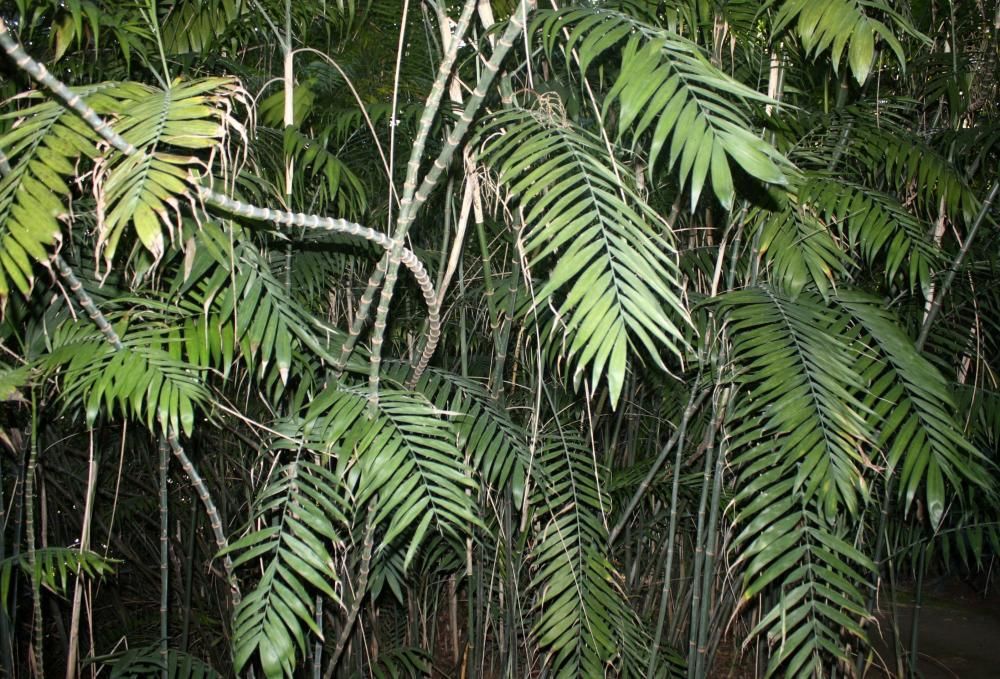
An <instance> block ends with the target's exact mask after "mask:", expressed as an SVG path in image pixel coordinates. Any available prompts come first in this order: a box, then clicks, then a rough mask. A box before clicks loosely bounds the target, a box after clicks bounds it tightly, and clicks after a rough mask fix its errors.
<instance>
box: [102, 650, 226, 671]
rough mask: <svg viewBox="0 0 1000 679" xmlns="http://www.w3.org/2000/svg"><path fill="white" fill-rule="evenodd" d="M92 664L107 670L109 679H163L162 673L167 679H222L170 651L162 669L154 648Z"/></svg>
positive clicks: (188, 656) (186, 655)
mask: <svg viewBox="0 0 1000 679" xmlns="http://www.w3.org/2000/svg"><path fill="white" fill-rule="evenodd" d="M92 662H94V663H101V664H102V665H106V666H109V667H110V669H111V674H110V676H111V677H112V679H142V678H143V677H152V676H164V675H163V674H162V672H163V671H164V670H166V675H165V676H166V677H167V679H221V678H222V676H223V675H222V674H221V673H219V672H217V671H215V670H214V669H213V668H212V666H211V665H209V664H208V663H206V662H204V661H203V660H200V659H198V658H196V657H194V656H192V655H191V654H189V653H185V652H183V651H178V650H176V649H173V648H171V649H168V650H167V658H166V667H164V662H163V657H162V656H161V655H160V649H159V647H157V646H147V647H144V648H132V649H129V650H127V651H125V652H124V653H122V654H120V655H113V656H103V657H99V658H94V659H93V660H92Z"/></svg>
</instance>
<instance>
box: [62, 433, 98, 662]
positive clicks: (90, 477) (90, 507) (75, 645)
mask: <svg viewBox="0 0 1000 679" xmlns="http://www.w3.org/2000/svg"><path fill="white" fill-rule="evenodd" d="M89 434H90V445H89V446H88V453H89V455H88V460H87V491H86V492H87V495H86V500H85V502H84V507H83V521H82V528H81V530H80V552H81V553H82V552H84V551H85V550H88V549H90V524H91V520H92V518H93V515H94V496H95V495H96V493H97V461H96V459H95V458H94V432H93V431H92V430H91V431H90V432H89ZM82 600H83V577H82V573H81V572H80V569H77V572H76V581H75V583H74V586H73V608H72V611H71V613H70V630H69V652H68V653H67V654H66V679H75V678H76V673H77V658H78V656H79V648H80V607H81V605H82Z"/></svg>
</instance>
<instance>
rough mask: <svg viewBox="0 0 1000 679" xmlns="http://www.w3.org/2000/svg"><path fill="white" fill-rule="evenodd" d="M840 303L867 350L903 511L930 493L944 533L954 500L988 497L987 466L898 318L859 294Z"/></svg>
mask: <svg viewBox="0 0 1000 679" xmlns="http://www.w3.org/2000/svg"><path fill="white" fill-rule="evenodd" d="M835 301H836V303H837V304H839V305H840V306H841V307H842V308H843V309H845V310H846V311H847V312H848V313H849V314H850V315H851V316H852V317H853V318H854V319H856V320H857V322H858V324H859V326H860V331H861V333H862V335H861V337H860V338H859V339H860V340H861V342H862V345H863V347H864V348H863V349H862V350H861V351H860V355H859V370H860V372H861V373H862V374H863V375H864V378H865V381H866V383H867V384H868V385H869V387H868V389H867V390H866V393H865V396H864V402H865V406H866V410H867V412H869V413H871V414H872V415H873V416H874V418H873V421H872V428H873V430H874V431H877V432H878V439H877V441H878V444H879V447H880V448H881V449H882V450H883V451H884V452H885V457H886V464H887V465H888V469H889V473H892V472H893V471H894V470H896V469H899V486H898V487H899V494H900V496H901V497H900V499H901V500H902V502H903V508H904V511H906V510H908V509H909V508H910V506H911V505H912V504H913V501H914V499H915V497H916V495H917V492H918V490H919V489H920V488H921V486H923V487H924V489H925V490H924V493H925V495H924V496H925V499H926V506H927V513H928V517H929V519H930V522H931V525H932V526H933V527H934V528H935V529H937V528H938V527H940V525H941V522H942V520H943V518H944V514H945V512H946V511H947V510H948V506H949V505H950V504H951V501H950V500H949V498H963V497H966V496H968V495H969V492H968V489H970V488H974V487H979V489H980V490H989V487H988V486H987V485H986V484H987V481H986V480H987V479H988V478H989V474H988V473H987V471H986V461H985V459H984V457H983V455H982V454H981V453H980V452H979V451H978V450H977V449H976V448H975V447H973V446H972V445H971V444H970V443H969V441H968V440H967V439H966V437H965V435H964V434H963V432H962V428H961V427H960V426H959V424H958V423H957V422H956V421H955V412H956V410H955V404H954V400H953V398H952V396H951V394H950V393H949V390H948V385H947V383H946V382H945V379H944V377H942V376H941V373H940V372H938V370H937V369H936V368H935V367H934V366H933V365H932V364H931V363H930V361H928V360H927V359H926V358H924V357H923V356H922V355H921V354H920V352H918V351H917V350H916V347H914V345H913V342H912V340H911V339H910V338H909V337H907V336H906V335H905V334H904V333H903V332H902V330H900V324H899V321H898V319H897V318H896V317H895V315H894V314H893V313H892V312H890V311H887V310H885V309H884V308H883V307H882V303H881V302H880V301H879V300H877V299H874V298H872V297H870V296H867V295H864V294H862V293H858V292H852V291H841V292H840V293H839V294H838V295H837V296H836V297H835Z"/></svg>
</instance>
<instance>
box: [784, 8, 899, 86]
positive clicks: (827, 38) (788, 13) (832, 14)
mask: <svg viewBox="0 0 1000 679" xmlns="http://www.w3.org/2000/svg"><path fill="white" fill-rule="evenodd" d="M775 4H778V5H780V6H779V7H778V10H777V13H776V15H775V17H774V26H773V29H772V30H773V31H774V33H780V32H781V31H782V30H783V29H784V28H785V27H787V26H789V25H790V24H791V23H792V22H795V32H796V34H797V35H798V36H799V39H800V40H801V41H802V46H803V47H804V48H805V51H806V53H807V54H821V53H823V52H825V51H827V50H830V52H831V59H832V60H833V69H834V72H836V71H837V69H838V67H839V65H840V59H841V57H842V56H843V54H844V49H845V48H847V61H848V64H849V65H850V68H851V73H853V74H854V78H855V80H857V81H858V83H860V84H863V83H864V82H865V80H867V79H868V74H869V73H870V72H871V69H872V65H873V63H874V60H875V45H876V40H877V39H879V38H881V39H882V40H884V41H885V43H886V44H887V45H888V46H889V47H890V49H892V51H893V52H894V53H895V54H896V57H897V59H899V63H900V65H901V66H903V67H904V68H905V66H906V57H905V55H904V53H903V47H902V45H900V43H899V40H898V39H897V38H896V36H895V35H894V34H893V32H892V30H891V29H890V28H889V27H888V26H886V24H885V23H883V22H882V21H879V20H878V19H876V18H875V17H874V16H872V15H871V14H870V12H872V10H874V11H875V12H879V13H882V14H885V15H888V16H889V17H891V18H892V20H893V23H894V24H895V25H896V27H897V28H898V29H899V30H901V31H904V32H907V33H910V34H912V35H919V34H917V32H916V30H915V29H914V28H913V27H912V26H910V24H909V23H908V22H907V21H906V19H904V18H903V16H902V15H901V14H899V13H898V12H896V11H894V10H893V9H892V8H891V7H890V5H889V4H888V3H886V2H882V1H881V0H832V1H831V2H810V1H809V0H785V1H784V2H775V0H771V2H768V3H767V5H775Z"/></svg>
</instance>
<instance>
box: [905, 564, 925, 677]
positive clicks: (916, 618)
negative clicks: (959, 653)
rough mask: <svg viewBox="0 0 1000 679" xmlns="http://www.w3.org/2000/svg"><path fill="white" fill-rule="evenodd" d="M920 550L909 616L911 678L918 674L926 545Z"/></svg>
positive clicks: (909, 672) (909, 668)
mask: <svg viewBox="0 0 1000 679" xmlns="http://www.w3.org/2000/svg"><path fill="white" fill-rule="evenodd" d="M917 549H919V550H920V555H919V556H918V557H917V582H916V587H917V591H916V592H915V595H916V596H915V598H914V601H913V613H912V616H911V618H910V662H909V665H908V667H907V676H908V677H910V678H911V679H916V677H919V676H920V673H919V672H918V671H917V649H918V647H919V645H918V643H917V642H918V639H919V637H920V609H921V607H922V606H923V603H924V573H925V572H926V570H927V561H926V558H927V547H926V546H925V545H920V546H919V547H917Z"/></svg>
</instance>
